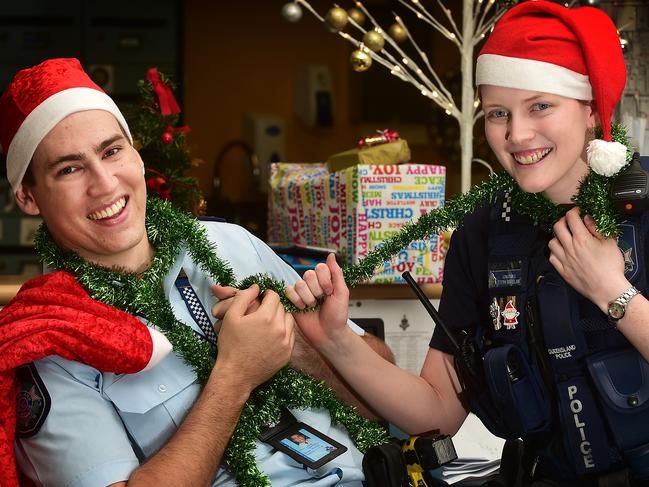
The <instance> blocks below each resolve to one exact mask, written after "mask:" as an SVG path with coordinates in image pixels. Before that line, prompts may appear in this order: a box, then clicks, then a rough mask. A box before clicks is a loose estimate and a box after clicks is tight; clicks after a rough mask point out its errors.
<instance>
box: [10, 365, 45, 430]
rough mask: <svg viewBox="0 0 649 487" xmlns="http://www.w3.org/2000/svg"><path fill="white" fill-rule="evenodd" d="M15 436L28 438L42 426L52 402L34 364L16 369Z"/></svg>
mask: <svg viewBox="0 0 649 487" xmlns="http://www.w3.org/2000/svg"><path fill="white" fill-rule="evenodd" d="M16 380H17V381H18V394H17V396H16V436H18V437H20V438H29V437H31V436H34V435H35V434H36V433H38V431H39V430H40V429H41V426H43V423H44V422H45V418H47V414H48V413H49V412H50V405H51V404H52V400H51V398H50V394H49V393H48V392H47V389H46V388H45V384H43V380H42V379H41V377H40V375H38V371H37V370H36V366H35V365H34V364H28V365H23V366H22V367H18V369H16Z"/></svg>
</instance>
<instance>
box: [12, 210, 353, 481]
mask: <svg viewBox="0 0 649 487" xmlns="http://www.w3.org/2000/svg"><path fill="white" fill-rule="evenodd" d="M202 224H203V225H204V226H205V227H206V229H207V232H208V239H209V240H210V241H211V242H213V243H214V244H215V245H216V248H217V253H218V255H219V256H220V257H221V258H222V259H224V260H225V261H226V262H228V263H229V264H230V265H231V267H232V269H234V272H235V275H236V278H237V280H239V279H242V278H244V277H247V276H249V275H252V274H257V273H260V272H266V273H268V274H270V275H271V276H272V277H274V278H276V279H279V280H283V281H284V282H285V283H287V284H290V283H293V282H295V281H296V280H297V279H298V278H299V277H298V276H297V274H296V273H295V272H294V271H293V269H291V268H290V266H288V265H287V264H285V263H284V262H283V261H282V260H281V259H280V258H279V257H277V256H276V255H275V254H274V253H273V251H272V250H271V249H270V248H269V247H268V246H266V245H265V244H264V243H263V242H261V241H260V240H259V239H257V238H256V237H254V236H253V235H251V234H249V233H248V232H247V231H246V230H244V229H243V228H241V227H238V226H236V225H231V224H227V223H218V222H203V223H202ZM181 269H183V270H184V271H185V273H186V274H187V277H188V278H189V281H190V283H191V284H192V287H193V288H194V290H195V291H196V294H197V295H198V298H199V300H200V301H201V303H202V304H203V307H204V309H205V310H206V312H207V314H208V316H209V318H210V319H211V320H213V319H214V318H213V317H212V316H211V314H210V309H211V307H212V305H213V304H215V303H216V298H215V297H214V296H213V294H212V292H211V285H212V284H213V283H212V281H210V279H209V277H208V276H206V275H205V274H204V273H202V272H201V270H200V269H199V268H197V266H196V265H195V264H194V263H193V262H192V261H191V259H190V257H189V254H188V253H187V252H186V251H185V250H183V251H181V252H180V254H179V255H178V257H177V259H176V261H175V263H174V265H173V267H172V268H171V270H170V271H169V273H168V275H167V276H166V277H165V279H164V283H163V286H164V292H165V295H166V296H167V298H168V299H169V302H170V303H171V305H172V307H173V310H174V313H175V315H176V317H177V318H178V319H179V320H180V321H181V322H183V323H185V324H186V325H187V326H191V327H192V328H193V329H194V330H195V331H196V332H198V333H201V334H202V331H201V330H200V327H199V326H198V325H197V324H196V323H195V321H194V320H193V319H192V318H191V315H190V314H189V312H188V310H187V307H186V305H185V303H184V302H183V300H182V298H181V296H180V294H179V292H178V290H177V289H176V287H175V284H174V283H175V280H176V277H177V276H178V273H179V272H180V270H181ZM357 331H358V329H357ZM361 333H362V332H361ZM33 367H35V371H36V373H35V374H34V376H35V377H36V378H35V379H34V388H32V390H33V391H36V392H34V394H33V396H34V398H35V400H36V402H38V401H41V402H42V401H46V402H47V403H48V404H46V405H45V407H41V408H40V409H39V411H40V413H41V416H42V421H40V424H38V427H36V428H32V430H31V431H29V432H28V436H27V437H22V438H21V437H19V438H18V439H17V441H16V457H17V461H18V465H19V467H20V469H21V470H22V471H23V472H24V473H25V474H26V475H27V476H28V477H29V478H31V479H33V480H34V481H35V482H36V484H37V485H45V486H57V487H105V486H107V485H110V484H112V483H115V482H120V481H125V480H127V479H128V478H129V476H130V474H131V472H132V471H133V470H134V469H135V468H137V467H138V465H139V464H140V463H141V462H142V461H144V460H145V459H146V458H148V457H149V456H151V455H153V454H154V453H155V452H156V451H158V450H159V449H160V448H161V447H162V446H164V445H165V443H166V442H167V441H168V440H169V439H170V438H171V436H172V435H173V434H174V433H175V432H176V430H177V429H178V427H179V425H180V424H181V422H182V420H183V418H184V417H185V415H186V414H187V412H188V411H189V409H190V408H191V406H192V404H193V403H194V401H195V400H196V398H197V397H198V395H199V394H200V387H199V385H198V383H197V382H196V375H195V373H194V371H193V370H192V369H191V368H190V367H188V366H187V365H186V364H185V363H184V362H183V361H182V359H181V358H180V357H179V356H177V355H175V354H174V353H171V354H169V355H168V356H167V357H166V358H165V359H163V360H162V362H160V363H159V364H158V365H156V366H155V367H154V368H152V369H151V370H148V371H145V372H141V373H137V374H121V375H115V374H112V373H102V372H100V371H98V370H96V369H94V368H92V367H89V366H87V365H84V364H81V363H78V362H74V361H69V360H65V359H62V358H61V357H58V356H50V357H48V358H46V359H44V360H40V361H38V362H35V363H34V364H33ZM32 370H34V369H32ZM40 381H42V383H41V382H40ZM39 390H40V393H39V392H38V391H39ZM39 395H40V397H38V396H39ZM48 408H49V409H48ZM292 412H293V413H294V415H295V416H296V418H297V419H298V421H303V422H305V423H307V424H309V425H311V426H313V427H314V428H316V429H318V430H320V431H322V432H323V433H325V434H327V435H329V436H330V437H332V438H334V439H335V440H337V441H339V442H340V443H343V444H344V445H346V446H347V447H348V451H347V452H346V453H344V454H343V455H341V456H339V457H337V458H336V459H334V460H333V461H331V462H329V463H327V464H326V465H324V466H323V467H321V468H320V469H318V470H317V471H312V470H308V469H306V468H305V467H303V466H302V465H301V464H299V463H297V462H296V461H295V460H293V459H291V458H290V457H288V456H287V455H285V454H283V453H281V452H277V451H276V450H274V449H273V448H272V447H271V446H270V445H267V444H264V443H260V442H258V443H257V446H256V452H255V453H256V458H257V465H258V467H259V468H260V469H261V470H262V471H264V472H265V473H267V474H268V475H269V476H270V478H271V481H272V484H273V485H295V486H300V485H310V486H330V485H345V486H350V487H360V486H361V485H362V480H363V474H362V470H361V463H362V454H361V453H360V452H359V451H358V450H357V449H356V448H355V447H354V446H353V444H352V443H351V441H350V439H349V436H348V435H347V433H346V432H345V431H344V430H343V429H342V428H340V427H338V426H334V425H332V424H331V419H330V417H329V413H328V411H325V410H303V411H299V410H292ZM34 430H36V431H34ZM190 468H191V466H190ZM213 485H215V486H216V485H218V486H235V485H236V483H235V481H234V479H233V477H232V475H231V474H230V473H229V472H228V471H227V470H226V469H224V468H221V469H220V470H219V473H218V475H217V477H216V479H215V481H214V484H213Z"/></svg>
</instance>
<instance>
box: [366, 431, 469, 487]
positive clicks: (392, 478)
mask: <svg viewBox="0 0 649 487" xmlns="http://www.w3.org/2000/svg"><path fill="white" fill-rule="evenodd" d="M456 458H457V454H456V453H455V447H454V446H453V441H452V440H451V438H450V437H449V436H447V435H438V436H435V437H434V438H423V437H420V436H411V437H410V438H408V439H407V440H403V441H400V442H392V443H386V444H384V445H379V446H375V447H372V448H370V449H368V450H367V451H366V452H365V456H364V457H363V472H364V474H365V481H366V484H367V487H432V486H433V485H436V483H435V480H434V479H433V478H432V476H431V475H430V471H431V470H434V469H436V468H439V467H440V466H442V465H445V464H447V463H449V462H452V461H453V460H455V459H456Z"/></svg>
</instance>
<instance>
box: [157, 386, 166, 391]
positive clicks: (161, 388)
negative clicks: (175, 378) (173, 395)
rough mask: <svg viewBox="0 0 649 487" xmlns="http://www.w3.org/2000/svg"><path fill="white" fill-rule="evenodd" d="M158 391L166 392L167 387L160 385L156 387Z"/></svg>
mask: <svg viewBox="0 0 649 487" xmlns="http://www.w3.org/2000/svg"><path fill="white" fill-rule="evenodd" d="M158 390H159V391H160V392H167V386H166V385H164V384H160V385H159V386H158Z"/></svg>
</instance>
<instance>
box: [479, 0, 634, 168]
mask: <svg viewBox="0 0 649 487" xmlns="http://www.w3.org/2000/svg"><path fill="white" fill-rule="evenodd" d="M476 84H477V85H495V86H503V87H507V88H518V89H523V90H530V91H540V92H544V93H553V94H556V95H561V96H565V97H568V98H575V99H578V100H594V103H595V109H596V111H597V114H598V115H599V119H600V122H601V124H602V130H603V137H602V138H603V140H594V141H592V142H591V143H590V144H589V147H588V162H589V164H591V166H592V167H593V168H594V169H595V166H597V165H598V164H599V163H601V162H604V165H605V166H617V168H618V170H619V168H621V167H622V166H624V164H625V162H626V147H625V146H624V145H622V144H619V143H617V142H611V117H612V115H613V111H614V110H615V106H616V105H617V103H618V101H619V99H620V97H621V96H622V92H623V91H624V85H625V84H626V67H625V65H624V57H623V55H622V48H621V45H620V39H619V35H618V32H617V29H616V27H615V25H614V24H613V22H612V20H611V19H610V17H609V16H608V15H606V14H605V13H604V12H602V11H601V10H599V9H597V8H593V7H580V8H572V9H571V8H566V7H564V6H562V5H558V4H556V3H552V2H549V1H544V0H535V1H529V2H525V3H521V4H518V5H516V6H515V7H513V8H511V9H510V10H509V11H508V12H507V13H506V14H505V15H504V16H503V17H502V19H500V21H499V22H498V23H497V24H496V26H495V28H494V30H493V32H492V33H491V35H490V36H489V39H488V40H487V42H486V43H485V45H484V47H483V48H482V50H481V51H480V55H479V56H478V61H477V66H476ZM602 159H607V161H602ZM611 159H613V160H611ZM618 164H619V165H618ZM598 172H599V171H598ZM615 172H617V170H616V171H615ZM605 175H607V176H610V175H612V174H605Z"/></svg>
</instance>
